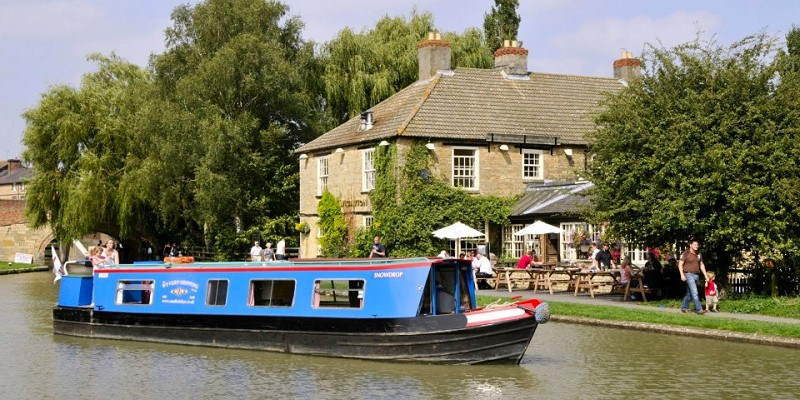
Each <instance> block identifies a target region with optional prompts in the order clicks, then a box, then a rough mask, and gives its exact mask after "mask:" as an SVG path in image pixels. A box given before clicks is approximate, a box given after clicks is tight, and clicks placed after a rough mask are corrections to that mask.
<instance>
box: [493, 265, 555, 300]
mask: <svg viewBox="0 0 800 400" xmlns="http://www.w3.org/2000/svg"><path fill="white" fill-rule="evenodd" d="M552 268H553V265H552V264H540V265H537V266H536V268H524V269H523V268H512V267H495V268H493V270H494V274H495V276H496V277H497V278H496V279H495V280H494V290H500V285H503V284H504V285H506V288H508V291H509V292H511V291H512V290H513V287H514V285H515V284H516V285H521V286H522V287H523V288H524V289H530V287H531V285H532V284H533V285H534V292H533V293H534V294H536V285H537V284H539V282H540V279H546V280H547V281H549V275H548V276H547V277H546V278H542V275H543V274H544V275H546V272H545V273H543V272H542V271H549V270H551V269H552ZM550 292H551V293H552V288H551V289H550Z"/></svg>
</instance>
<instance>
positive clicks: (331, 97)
mask: <svg viewBox="0 0 800 400" xmlns="http://www.w3.org/2000/svg"><path fill="white" fill-rule="evenodd" d="M433 30H434V28H433V16H432V15H431V14H430V13H422V14H417V13H416V11H414V12H412V14H411V18H410V19H409V20H406V19H405V18H403V17H396V18H390V17H388V16H385V17H383V18H381V19H380V20H379V21H378V22H377V23H376V25H375V28H374V29H371V30H368V31H365V32H362V33H355V32H353V31H352V30H351V29H350V28H345V29H343V30H342V31H340V32H339V34H338V35H337V36H336V38H335V39H333V40H331V41H330V42H328V43H326V44H325V46H324V47H323V51H322V54H321V58H322V60H323V62H322V63H323V64H324V65H325V73H324V76H323V81H324V83H325V93H326V94H325V96H326V106H327V108H328V112H329V113H330V115H331V116H332V120H333V122H335V123H336V124H339V123H342V122H344V121H347V120H348V119H350V118H353V117H355V116H357V115H359V114H360V113H361V112H362V111H364V110H366V109H368V108H369V107H372V106H374V105H375V104H378V103H380V102H381V101H383V100H385V99H386V98H388V97H389V96H391V95H393V94H394V93H396V92H397V91H399V90H400V89H402V88H404V87H406V86H408V85H410V84H412V83H414V82H415V81H416V80H417V78H418V74H419V67H418V63H417V45H418V44H419V43H420V42H421V41H423V40H424V39H425V37H426V36H427V34H428V32H431V31H433ZM443 36H444V39H446V40H449V41H451V43H452V57H453V60H454V62H453V64H454V65H453V66H454V67H455V66H462V67H477V68H490V67H491V66H492V65H493V64H492V63H493V61H492V56H491V53H490V52H489V51H488V50H487V49H486V47H484V46H483V45H482V43H481V40H480V32H479V31H478V30H477V29H467V30H466V31H465V32H464V34H463V35H457V34H455V33H446V34H445V35H443Z"/></svg>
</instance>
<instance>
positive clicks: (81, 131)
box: [23, 54, 152, 241]
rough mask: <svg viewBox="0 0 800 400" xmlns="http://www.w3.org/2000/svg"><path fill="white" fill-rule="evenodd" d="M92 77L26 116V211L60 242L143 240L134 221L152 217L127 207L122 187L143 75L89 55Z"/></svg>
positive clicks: (52, 95) (112, 59)
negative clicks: (29, 171)
mask: <svg viewBox="0 0 800 400" xmlns="http://www.w3.org/2000/svg"><path fill="white" fill-rule="evenodd" d="M89 60H91V61H94V62H96V63H97V65H98V70H97V71H96V72H93V73H90V74H86V75H85V76H84V77H83V80H82V82H81V87H80V88H79V89H73V88H70V87H67V86H58V87H54V88H52V89H50V90H49V91H48V92H47V93H45V94H43V95H42V99H41V101H40V102H39V104H38V105H37V106H36V107H35V108H33V109H31V110H28V111H26V112H25V113H24V117H25V120H26V122H27V126H26V128H25V134H24V136H23V142H24V143H25V146H26V149H25V152H24V154H23V158H24V159H25V160H26V161H27V162H30V163H32V164H33V166H34V169H33V171H34V173H33V177H32V178H31V180H30V181H29V182H28V189H27V201H26V214H27V217H28V220H29V221H30V224H31V225H32V226H33V227H35V228H38V227H42V226H45V225H48V224H49V225H50V227H51V229H52V231H53V234H54V235H55V236H56V238H58V239H59V240H61V241H68V240H71V239H73V238H79V237H82V236H83V235H85V234H89V233H94V232H97V231H98V230H102V231H104V232H107V233H109V234H112V235H133V233H134V232H136V233H137V234H139V235H140V236H141V235H144V234H146V232H147V229H146V228H145V227H143V226H141V225H139V224H137V223H136V222H141V221H148V220H151V219H152V218H150V216H151V214H149V213H148V212H147V211H146V210H142V209H126V208H125V207H124V206H123V204H122V203H121V201H120V199H121V198H122V197H123V195H122V189H121V187H120V183H121V182H122V180H123V177H124V175H125V173H126V171H127V168H128V167H129V166H128V164H127V156H128V154H129V153H130V152H132V151H133V150H134V149H135V148H136V147H137V144H136V143H135V142H132V141H131V136H130V135H129V132H131V131H135V123H136V118H137V110H138V109H139V107H140V106H141V104H142V103H143V102H142V93H143V92H145V91H146V88H147V86H148V85H149V84H150V82H151V81H152V80H151V76H150V75H149V74H148V73H147V71H145V70H142V69H141V68H139V67H137V66H135V65H133V64H130V63H128V62H125V61H123V60H121V59H119V58H118V57H116V56H115V55H113V54H112V55H111V56H108V57H106V56H101V55H97V54H95V55H92V56H90V57H89Z"/></svg>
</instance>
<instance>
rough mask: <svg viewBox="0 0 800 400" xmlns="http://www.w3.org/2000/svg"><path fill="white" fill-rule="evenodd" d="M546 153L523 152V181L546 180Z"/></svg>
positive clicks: (536, 151) (539, 151)
mask: <svg viewBox="0 0 800 400" xmlns="http://www.w3.org/2000/svg"><path fill="white" fill-rule="evenodd" d="M543 157H544V153H543V152H542V151H541V150H529V149H523V150H522V179H523V180H531V179H544V165H543V164H542V159H543Z"/></svg>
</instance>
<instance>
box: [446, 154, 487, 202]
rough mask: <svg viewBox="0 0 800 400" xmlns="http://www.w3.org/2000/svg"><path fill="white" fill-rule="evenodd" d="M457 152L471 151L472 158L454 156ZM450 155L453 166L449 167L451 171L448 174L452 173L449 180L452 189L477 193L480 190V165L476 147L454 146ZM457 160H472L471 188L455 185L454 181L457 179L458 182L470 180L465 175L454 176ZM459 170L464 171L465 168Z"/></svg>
mask: <svg viewBox="0 0 800 400" xmlns="http://www.w3.org/2000/svg"><path fill="white" fill-rule="evenodd" d="M458 150H467V151H472V156H456V151H458ZM451 155H452V160H453V165H452V167H451V171H450V172H451V173H452V175H453V176H452V179H451V182H450V183H451V184H452V185H453V187H457V188H461V189H464V190H467V191H478V190H480V188H481V186H480V165H481V164H480V153H479V152H478V148H477V147H458V146H454V147H453V149H452V153H451ZM457 158H458V159H462V158H463V159H470V158H471V159H472V177H471V178H472V186H471V187H468V186H459V185H456V180H457V179H458V180H468V179H470V177H469V176H466V175H459V176H458V177H457V176H456V170H457V168H456V159H457ZM460 169H463V170H466V169H467V167H463V168H460Z"/></svg>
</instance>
